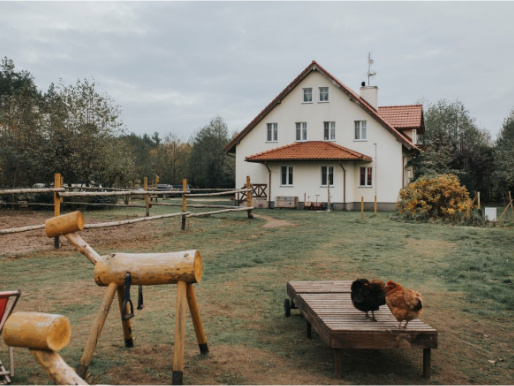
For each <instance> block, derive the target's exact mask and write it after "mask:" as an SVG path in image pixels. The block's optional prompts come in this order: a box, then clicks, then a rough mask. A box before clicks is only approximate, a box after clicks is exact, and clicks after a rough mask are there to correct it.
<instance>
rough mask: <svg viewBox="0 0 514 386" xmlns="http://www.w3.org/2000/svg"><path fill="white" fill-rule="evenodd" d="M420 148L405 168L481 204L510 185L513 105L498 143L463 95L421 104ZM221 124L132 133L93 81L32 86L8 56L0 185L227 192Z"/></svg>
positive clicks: (231, 177)
mask: <svg viewBox="0 0 514 386" xmlns="http://www.w3.org/2000/svg"><path fill="white" fill-rule="evenodd" d="M424 117H425V134H424V135H420V136H419V139H418V141H419V142H420V147H421V148H422V149H423V151H422V152H420V153H419V154H418V155H417V156H416V157H414V159H413V161H412V163H411V165H410V166H412V167H413V168H414V170H415V179H416V178H419V177H420V176H423V175H425V176H430V175H438V174H454V175H456V176H457V177H458V178H459V179H460V181H461V183H462V184H463V185H465V186H466V187H467V189H468V190H469V191H470V192H471V193H472V195H473V192H476V191H479V192H480V193H481V197H482V199H483V200H485V201H494V200H501V199H504V198H505V197H506V196H507V194H508V191H512V190H514V110H512V111H511V112H510V114H509V116H508V117H506V118H505V119H504V122H503V125H502V128H501V130H500V132H499V135H498V137H497V139H496V141H495V142H494V143H493V142H492V141H491V138H490V135H489V133H488V131H486V130H484V129H481V128H478V127H477V125H476V123H475V121H474V119H473V118H472V117H471V116H470V113H469V112H468V111H467V110H466V108H465V106H464V105H463V104H462V103H461V102H460V101H454V102H451V101H448V100H446V99H441V100H439V101H437V102H436V103H425V104H424ZM230 140H231V136H230V135H229V131H228V128H227V125H226V124H225V123H224V121H223V119H222V118H221V117H219V116H218V117H214V118H213V119H212V120H211V121H210V122H206V125H205V126H204V127H203V128H201V129H199V130H197V132H196V133H194V134H193V135H192V136H191V138H190V139H188V140H183V139H181V138H177V137H176V136H175V135H173V134H169V135H167V136H166V137H165V138H160V136H159V134H158V133H157V132H154V133H153V134H144V135H142V136H140V135H137V134H134V133H129V132H128V131H127V129H126V128H124V125H123V122H122V120H121V109H120V107H119V106H117V105H116V104H115V102H114V101H113V100H112V99H111V98H110V97H109V95H107V94H105V95H100V94H99V93H98V92H97V90H96V88H95V83H94V82H90V81H88V80H83V81H81V80H78V81H77V82H76V83H75V84H72V85H65V84H63V82H62V81H59V83H57V84H51V85H50V87H49V88H48V90H47V91H46V92H42V91H40V90H38V89H37V87H36V85H35V82H34V78H33V77H32V75H31V74H30V73H29V72H28V71H16V70H15V66H14V63H13V61H12V60H10V59H8V58H4V59H3V60H2V62H1V67H0V187H4V188H10V187H27V186H32V185H33V184H35V183H49V182H51V181H53V176H54V173H56V172H60V173H61V174H62V175H63V177H64V181H65V182H66V183H81V184H90V183H96V184H101V185H102V186H105V187H114V186H121V187H127V186H138V184H141V183H142V180H143V177H148V178H149V181H154V179H155V176H159V180H160V182H161V183H166V184H172V185H177V184H181V183H182V180H183V179H184V178H187V180H188V182H189V183H190V184H191V185H193V186H196V187H211V188H212V187H227V188H233V187H234V183H235V165H234V159H233V158H232V157H228V156H227V155H226V154H225V153H224V151H223V148H224V146H225V145H226V144H227V143H228V142H229V141H230Z"/></svg>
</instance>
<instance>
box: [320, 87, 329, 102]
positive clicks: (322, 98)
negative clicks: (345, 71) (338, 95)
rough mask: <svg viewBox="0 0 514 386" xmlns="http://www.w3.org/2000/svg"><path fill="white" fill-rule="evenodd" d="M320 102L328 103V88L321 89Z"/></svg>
mask: <svg viewBox="0 0 514 386" xmlns="http://www.w3.org/2000/svg"><path fill="white" fill-rule="evenodd" d="M319 101H320V102H328V87H320V88H319Z"/></svg>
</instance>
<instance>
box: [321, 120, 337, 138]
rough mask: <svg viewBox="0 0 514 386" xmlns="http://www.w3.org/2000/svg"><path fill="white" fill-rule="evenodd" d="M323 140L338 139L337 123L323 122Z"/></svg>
mask: <svg viewBox="0 0 514 386" xmlns="http://www.w3.org/2000/svg"><path fill="white" fill-rule="evenodd" d="M323 125H324V130H323V138H324V139H325V141H330V140H334V139H336V123H335V122H323Z"/></svg>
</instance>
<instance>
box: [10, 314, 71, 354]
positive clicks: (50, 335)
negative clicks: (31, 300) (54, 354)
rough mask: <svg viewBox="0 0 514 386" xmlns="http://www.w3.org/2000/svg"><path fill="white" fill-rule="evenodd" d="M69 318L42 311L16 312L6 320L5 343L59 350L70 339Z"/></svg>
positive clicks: (14, 345) (37, 348) (38, 348)
mask: <svg viewBox="0 0 514 386" xmlns="http://www.w3.org/2000/svg"><path fill="white" fill-rule="evenodd" d="M70 336H71V327H70V321H69V320H68V318H66V317H65V316H62V315H56V314H43V313H40V312H15V313H13V314H11V316H10V317H9V319H7V321H6V322H5V326H4V329H3V333H2V337H3V338H4V342H5V344H7V345H8V346H13V347H27V348H32V349H36V350H52V351H57V350H60V349H61V348H63V347H66V345H67V344H68V342H69V341H70Z"/></svg>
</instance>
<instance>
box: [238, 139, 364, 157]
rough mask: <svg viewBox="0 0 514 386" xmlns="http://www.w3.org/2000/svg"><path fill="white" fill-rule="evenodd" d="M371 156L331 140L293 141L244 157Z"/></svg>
mask: <svg viewBox="0 0 514 386" xmlns="http://www.w3.org/2000/svg"><path fill="white" fill-rule="evenodd" d="M371 160H372V158H371V157H368V156H367V155H364V154H361V153H358V152H356V151H353V150H350V149H347V148H345V147H343V146H339V145H336V144H335V143H332V142H324V141H308V142H295V143H292V144H290V145H286V146H281V147H277V148H276V149H271V150H267V151H263V152H261V153H257V154H254V155H251V156H248V157H246V159H245V161H248V162H266V161H270V162H271V161H371Z"/></svg>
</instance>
